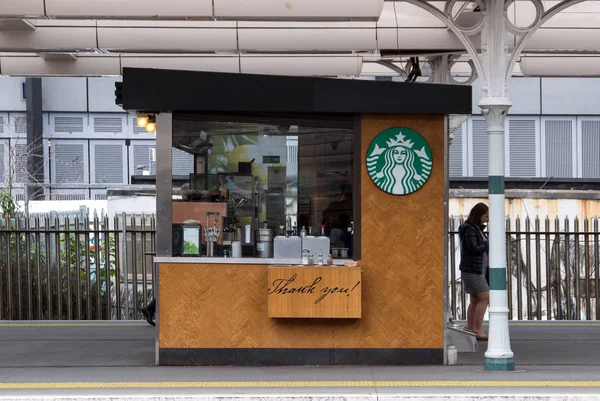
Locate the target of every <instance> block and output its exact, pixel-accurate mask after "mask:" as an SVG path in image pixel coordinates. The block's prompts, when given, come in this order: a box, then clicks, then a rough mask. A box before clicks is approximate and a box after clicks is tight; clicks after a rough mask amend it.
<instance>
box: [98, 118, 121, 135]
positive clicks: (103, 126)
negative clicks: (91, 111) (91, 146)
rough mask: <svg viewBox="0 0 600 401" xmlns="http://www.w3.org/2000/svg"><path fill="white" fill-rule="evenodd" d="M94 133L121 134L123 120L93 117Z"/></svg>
mask: <svg viewBox="0 0 600 401" xmlns="http://www.w3.org/2000/svg"><path fill="white" fill-rule="evenodd" d="M94 132H107V133H115V134H117V133H121V132H123V119H122V118H120V117H94Z"/></svg>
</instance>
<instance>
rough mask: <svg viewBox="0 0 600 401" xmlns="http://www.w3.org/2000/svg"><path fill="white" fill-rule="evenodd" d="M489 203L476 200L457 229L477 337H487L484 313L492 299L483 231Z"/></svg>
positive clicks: (470, 324)
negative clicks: (484, 327) (484, 329)
mask: <svg viewBox="0 0 600 401" xmlns="http://www.w3.org/2000/svg"><path fill="white" fill-rule="evenodd" d="M488 210H489V209H488V206H487V205H486V204H485V203H478V204H476V205H475V206H474V207H473V209H471V213H469V217H468V218H467V221H465V223H464V224H462V225H461V226H460V227H459V229H458V234H459V236H460V248H461V249H460V271H461V277H462V281H463V286H464V289H465V292H466V293H467V294H470V298H471V303H470V304H469V309H467V329H469V330H470V331H472V332H474V333H475V335H476V336H477V339H478V340H482V341H485V340H487V339H488V337H487V336H486V334H485V333H484V332H483V316H484V315H485V311H486V310H487V307H488V304H489V302H490V286H489V284H488V282H487V280H486V271H487V268H488V266H487V265H488V252H489V245H488V240H487V238H486V236H485V235H484V234H483V229H484V228H485V224H486V223H487V222H488V219H489V217H488Z"/></svg>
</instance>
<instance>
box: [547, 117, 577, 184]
mask: <svg viewBox="0 0 600 401" xmlns="http://www.w3.org/2000/svg"><path fill="white" fill-rule="evenodd" d="M572 128H573V124H572V122H571V121H557V120H549V121H546V124H545V139H546V149H545V153H546V177H560V178H570V177H573V132H572Z"/></svg>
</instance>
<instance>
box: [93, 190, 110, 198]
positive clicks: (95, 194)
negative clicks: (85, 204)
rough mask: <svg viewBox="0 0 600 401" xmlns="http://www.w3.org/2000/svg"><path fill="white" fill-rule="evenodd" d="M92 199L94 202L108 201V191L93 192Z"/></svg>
mask: <svg viewBox="0 0 600 401" xmlns="http://www.w3.org/2000/svg"><path fill="white" fill-rule="evenodd" d="M92 199H93V200H107V199H108V196H107V194H106V190H95V191H92Z"/></svg>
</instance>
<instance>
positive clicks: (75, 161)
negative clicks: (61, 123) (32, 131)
mask: <svg viewBox="0 0 600 401" xmlns="http://www.w3.org/2000/svg"><path fill="white" fill-rule="evenodd" d="M53 146H54V160H53V161H54V165H55V169H54V174H53V177H52V178H53V180H52V181H53V182H55V183H85V158H84V154H85V153H84V152H85V146H84V144H70V143H54V145H53Z"/></svg>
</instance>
